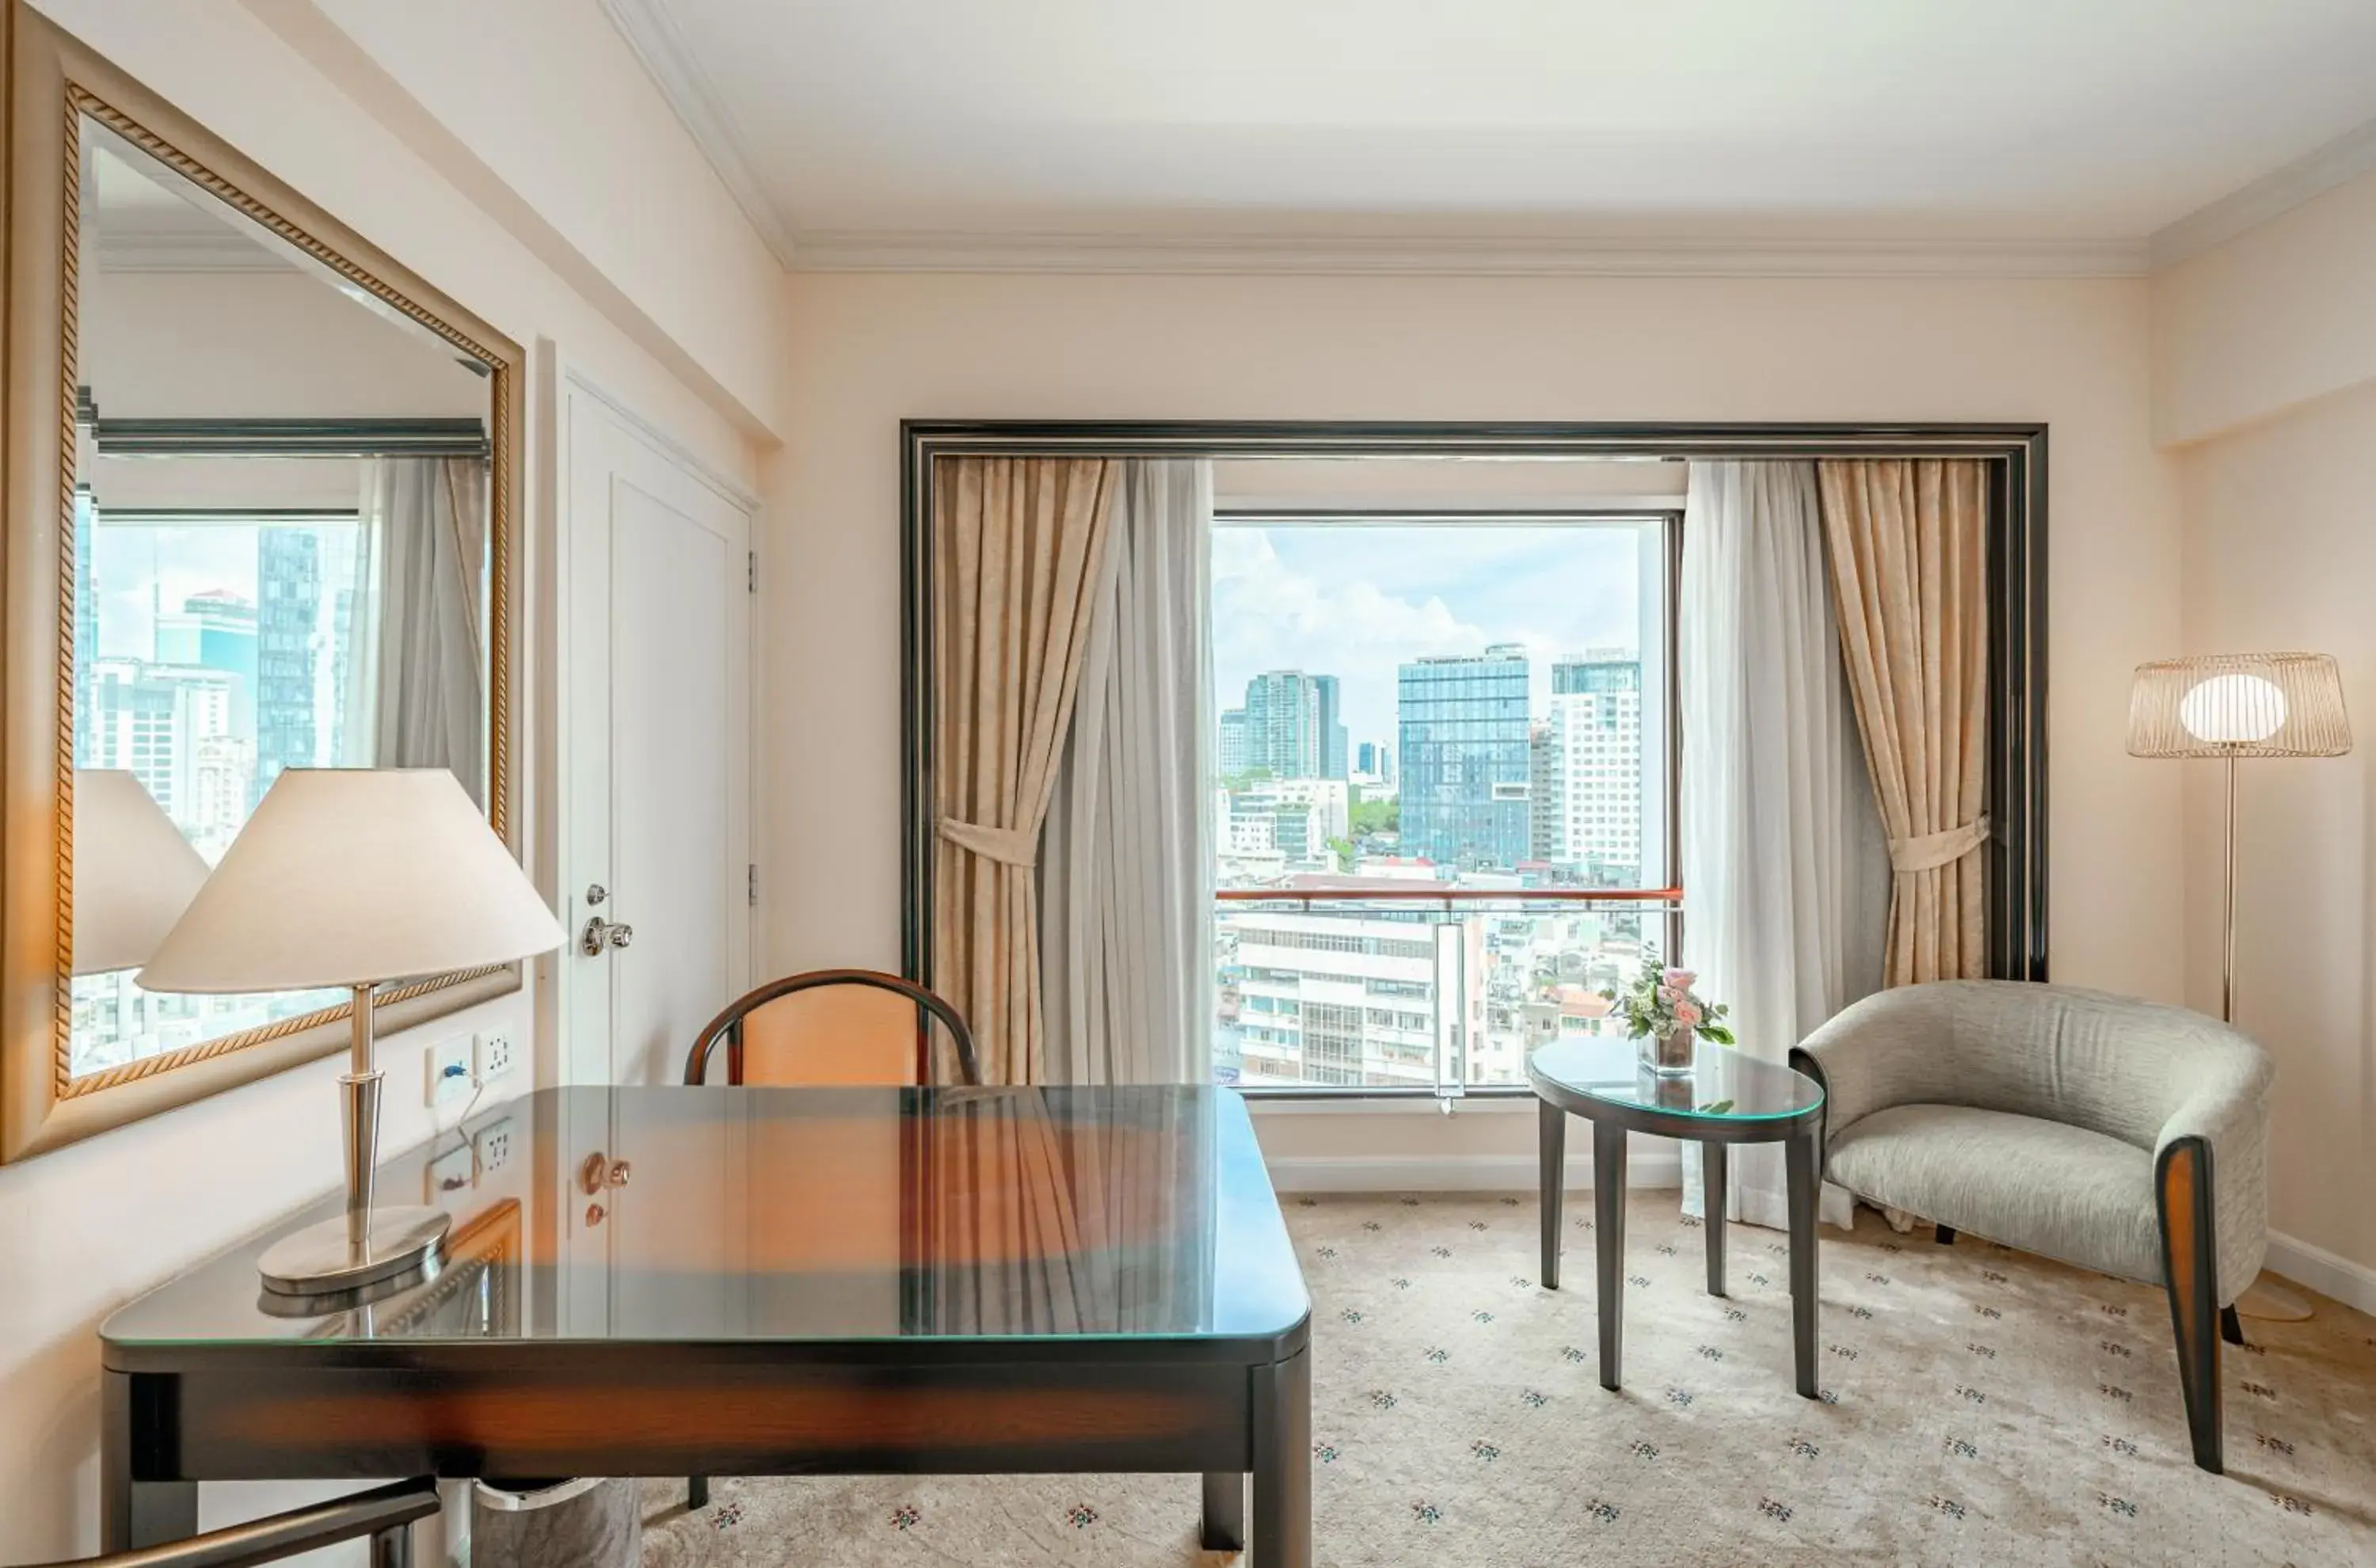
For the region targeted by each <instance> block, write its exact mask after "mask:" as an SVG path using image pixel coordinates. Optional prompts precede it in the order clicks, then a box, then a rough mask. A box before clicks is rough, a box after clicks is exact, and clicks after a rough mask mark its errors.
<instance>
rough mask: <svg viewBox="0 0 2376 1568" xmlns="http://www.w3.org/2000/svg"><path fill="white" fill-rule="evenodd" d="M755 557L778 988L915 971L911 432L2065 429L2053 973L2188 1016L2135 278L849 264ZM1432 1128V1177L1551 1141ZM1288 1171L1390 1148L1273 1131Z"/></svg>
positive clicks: (826, 281)
mask: <svg viewBox="0 0 2376 1568" xmlns="http://www.w3.org/2000/svg"><path fill="white" fill-rule="evenodd" d="M790 291H791V300H792V324H791V334H790V342H789V346H788V350H787V352H786V356H785V357H786V360H787V362H788V363H789V364H790V367H791V372H792V377H793V379H792V382H791V386H790V395H789V400H788V416H789V417H788V423H789V426H790V429H791V431H792V432H793V433H794V434H793V435H792V438H791V439H790V442H789V443H788V445H787V446H786V448H785V450H784V451H783V452H782V453H781V454H780V455H779V457H778V463H777V466H776V470H775V473H774V475H773V478H772V481H771V488H770V500H771V505H770V516H771V517H772V518H773V531H772V535H771V538H770V541H769V543H768V544H767V545H766V547H765V548H764V550H763V559H764V560H765V561H766V563H767V564H766V570H765V571H764V573H763V578H764V582H765V592H766V601H765V602H766V614H765V616H764V622H765V625H764V630H763V633H762V636H763V639H764V640H763V644H762V650H761V656H762V659H763V660H764V664H765V672H764V679H765V680H766V682H767V683H768V685H769V687H770V689H771V690H772V691H773V692H774V693H776V694H777V695H776V697H775V699H774V701H773V702H772V704H771V706H770V709H769V711H770V713H771V714H772V715H773V716H774V721H773V722H771V724H770V725H769V726H768V727H767V730H766V734H765V735H764V736H763V742H764V743H765V745H766V747H767V749H768V754H769V760H768V764H767V766H768V767H769V770H770V774H771V777H772V778H773V779H774V784H773V786H772V788H771V790H770V792H769V796H768V801H769V811H770V815H769V818H768V820H767V823H766V833H767V837H766V842H767V844H768V846H769V857H770V864H769V872H768V874H767V875H766V881H765V885H766V886H769V887H774V888H782V889H792V890H797V891H795V892H793V893H792V894H791V895H790V896H789V897H780V898H778V899H776V900H775V901H774V902H773V905H772V907H771V908H770V909H768V910H767V911H766V913H767V917H768V927H767V944H768V945H767V948H766V957H767V960H768V967H770V968H775V969H778V970H789V969H793V968H802V967H807V966H812V965H822V964H851V963H869V964H879V965H885V966H888V965H892V964H896V963H897V959H898V956H899V946H898V935H899V851H898V834H899V778H898V767H899V762H898V758H899V741H898V725H899V649H898V624H899V540H898V496H899V469H898V461H897V459H898V445H897V440H898V422H899V421H900V419H901V418H902V417H923V418H972V417H981V418H997V417H1040V418H1110V419H1166V418H1171V419H1214V418H1233V419H1403V420H1426V419H1441V420H1694V421H1700V420H2042V421H2045V422H2048V423H2049V425H2050V426H2051V454H2052V456H2051V464H2050V470H2049V495H2050V503H2051V535H2050V540H2049V570H2050V582H2051V593H2050V604H2049V683H2050V684H2049V691H2050V702H2049V714H2048V727H2049V758H2050V764H2049V766H2050V773H2049V778H2050V789H2051V808H2050V809H2051V816H2050V824H2049V830H2050V834H2051V840H2050V842H2051V846H2052V850H2051V853H2052V860H2051V867H2052V872H2051V877H2052V880H2051V883H2050V886H2049V912H2050V920H2051V943H2052V960H2053V967H2054V973H2055V975H2056V977H2057V978H2059V979H2062V980H2073V981H2079V982H2084V983H2087V984H2093V985H2098V986H2104V987H2108V988H2109V989H2112V990H2115V991H2123V992H2137V993H2141V994H2144V995H2147V996H2153V997H2157V998H2165V999H2168V998H2175V997H2176V996H2178V995H2179V994H2180V990H2181V984H2180V980H2181V973H2182V971H2181V966H2180V931H2181V921H2180V896H2181V893H2182V880H2181V873H2180V860H2179V855H2178V842H2179V801H2180V782H2179V780H2178V779H2177V778H2175V777H2173V774H2172V772H2171V771H2170V770H2160V771H2156V770H2151V769H2140V768H2137V767H2135V766H2132V765H2131V764H2130V763H2129V760H2128V758H2127V757H2126V755H2125V754H2124V753H2123V750H2122V741H2123V726H2124V723H2125V719H2126V714H2127V705H2128V683H2129V671H2130V669H2131V668H2132V666H2133V665H2134V664H2135V663H2137V662H2138V661H2139V660H2141V659H2148V658H2153V657H2156V656H2157V655H2159V654H2161V653H2163V652H2165V651H2166V650H2168V648H2169V647H2173V646H2174V645H2175V643H2176V640H2177V638H2178V636H2179V621H2178V610H2177V606H2178V578H2179V542H2178V505H2177V491H2176V484H2175V476H2174V474H2173V471H2172V465H2171V464H2170V462H2169V461H2168V459H2167V458H2165V457H2160V456H2157V455H2156V452H2155V451H2154V449H2153V446H2152V444H2151V440H2150V436H2149V432H2148V429H2147V410H2148V402H2149V399H2148V384H2149V371H2150V356H2149V344H2148V339H2147V297H2146V289H2145V286H2144V284H2143V283H2142V282H2140V281H2133V280H2091V281H2002V280H2000V281H1971V280H1945V279H1838V280H1828V279H1794V280H1756V279H1455V278H1334V277H1265V278H1226V277H1146V276H1131V277H1112V276H1108V277H1101V276H1063V277H1033V276H965V275H917V276H891V275H865V276H861V275H850V276H805V277H797V278H795V279H792V280H791V283H790ZM1457 1124H1458V1126H1459V1130H1458V1131H1457V1132H1455V1131H1454V1127H1455V1123H1447V1122H1445V1121H1444V1120H1443V1119H1442V1118H1428V1119H1423V1120H1421V1121H1420V1123H1419V1124H1417V1125H1412V1126H1410V1127H1408V1129H1404V1128H1397V1130H1396V1134H1395V1136H1396V1145H1397V1146H1398V1147H1399V1148H1401V1149H1403V1150H1405V1151H1408V1152H1410V1153H1413V1154H1438V1153H1441V1154H1447V1155H1448V1154H1451V1153H1455V1152H1458V1153H1461V1154H1477V1153H1484V1152H1491V1151H1495V1150H1498V1151H1499V1152H1500V1153H1501V1154H1502V1155H1503V1156H1505V1157H1515V1156H1518V1155H1523V1154H1524V1153H1526V1152H1527V1150H1530V1149H1531V1147H1532V1143H1531V1138H1532V1125H1531V1123H1528V1122H1527V1121H1526V1120H1525V1119H1523V1118H1520V1119H1515V1120H1514V1121H1512V1122H1510V1123H1500V1124H1497V1125H1494V1126H1491V1127H1485V1126H1479V1125H1478V1124H1477V1123H1474V1122H1466V1123H1457ZM1263 1126H1264V1141H1265V1148H1266V1149H1267V1150H1268V1151H1270V1152H1271V1153H1272V1154H1273V1155H1274V1156H1276V1157H1282V1158H1302V1157H1306V1156H1309V1157H1314V1158H1318V1157H1332V1158H1340V1159H1354V1158H1365V1157H1367V1156H1369V1155H1373V1154H1374V1153H1375V1152H1376V1150H1377V1148H1378V1144H1379V1138H1378V1135H1377V1134H1376V1132H1375V1130H1374V1127H1373V1126H1365V1125H1364V1123H1361V1122H1360V1120H1359V1119H1353V1118H1343V1117H1338V1118H1334V1119H1330V1118H1324V1117H1287V1116H1283V1115H1282V1116H1271V1117H1266V1118H1265V1122H1264V1123H1263Z"/></svg>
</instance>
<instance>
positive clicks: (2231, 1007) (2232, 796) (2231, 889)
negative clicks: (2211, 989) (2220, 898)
mask: <svg viewBox="0 0 2376 1568" xmlns="http://www.w3.org/2000/svg"><path fill="white" fill-rule="evenodd" d="M2219 921H2220V923H2219V1021H2220V1022H2221V1023H2223V1024H2233V1023H2234V1022H2235V1021H2236V754H2235V753H2234V752H2232V751H2231V752H2229V753H2228V893H2227V897H2226V899H2225V901H2224V902H2223V904H2222V906H2221V909H2220V916H2219Z"/></svg>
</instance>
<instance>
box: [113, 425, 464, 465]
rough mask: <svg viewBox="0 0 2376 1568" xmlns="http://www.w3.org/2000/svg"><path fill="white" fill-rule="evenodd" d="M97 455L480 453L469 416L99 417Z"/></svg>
mask: <svg viewBox="0 0 2376 1568" xmlns="http://www.w3.org/2000/svg"><path fill="white" fill-rule="evenodd" d="M87 423H88V425H89V430H90V433H91V443H92V445H93V447H94V448H95V449H96V450H97V451H98V453H99V455H100V456H101V457H487V456H488V455H489V452H490V450H491V448H490V447H489V445H488V441H487V431H486V426H485V425H484V423H483V422H481V421H478V420H475V419H383V420H273V419H244V420H234V419H99V418H93V419H90V420H89V421H88V422H87Z"/></svg>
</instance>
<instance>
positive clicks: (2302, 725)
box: [2129, 653, 2351, 757]
mask: <svg viewBox="0 0 2376 1568" xmlns="http://www.w3.org/2000/svg"><path fill="white" fill-rule="evenodd" d="M2350 749H2351V724H2350V721H2349V720H2348V719H2346V717H2345V715H2344V711H2343V677H2342V674H2341V672H2340V671H2337V670H2336V668H2335V664H2334V659H2332V658H2330V657H2328V656H2327V655H2325V654H2323V653H2206V654H2200V655H2197V656H2195V657H2193V658H2191V659H2162V660H2159V661H2158V662H2156V663H2153V664H2140V665H2138V666H2137V681H2136V686H2135V689H2134V691H2133V692H2132V695H2131V696H2130V698H2129V754H2130V755H2131V756H2145V757H2284V756H2341V755H2343V754H2345V753H2346V752H2347V751H2349V750H2350Z"/></svg>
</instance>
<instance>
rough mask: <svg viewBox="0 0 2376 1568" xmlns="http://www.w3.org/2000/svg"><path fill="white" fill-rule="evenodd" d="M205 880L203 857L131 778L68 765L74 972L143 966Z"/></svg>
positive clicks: (116, 771)
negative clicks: (70, 775)
mask: <svg viewBox="0 0 2376 1568" xmlns="http://www.w3.org/2000/svg"><path fill="white" fill-rule="evenodd" d="M206 880H207V862H206V861H205V860H204V859H203V858H202V857H201V856H200V855H199V854H198V851H197V850H196V849H194V848H192V847H191V844H190V841H189V840H188V839H186V838H184V837H182V830H181V829H180V828H178V827H175V826H173V823H172V818H170V817H168V816H167V815H166V814H165V812H164V808H163V807H161V806H160V805H158V803H157V802H156V801H155V800H153V799H152V798H150V796H149V793H148V790H146V789H144V788H143V787H142V786H141V783H140V780H139V779H137V778H134V777H133V776H132V775H131V774H129V773H126V772H124V771H122V770H121V769H118V768H77V769H76V770H75V776H74V972H75V973H76V974H78V975H100V974H105V973H107V972H108V971H109V970H111V969H129V968H137V967H138V966H140V965H142V964H145V963H147V962H148V957H149V955H151V954H153V953H154V952H156V951H157V944H159V943H160V942H162V941H164V940H165V933H166V932H169V931H171V930H172V929H173V922H174V921H178V920H180V919H181V918H182V911H183V910H184V909H188V908H189V907H190V900H191V899H192V898H194V897H196V896H197V891H198V888H199V886H200V885H202V884H204V883H205V881H206Z"/></svg>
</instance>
